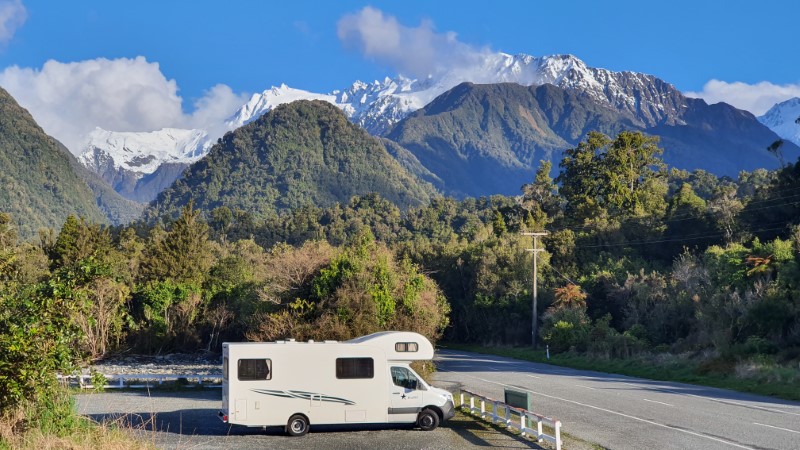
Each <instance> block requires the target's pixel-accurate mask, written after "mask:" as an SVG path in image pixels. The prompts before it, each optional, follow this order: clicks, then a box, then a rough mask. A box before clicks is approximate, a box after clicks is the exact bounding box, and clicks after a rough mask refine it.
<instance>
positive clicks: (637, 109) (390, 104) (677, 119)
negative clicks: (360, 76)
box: [79, 53, 686, 201]
mask: <svg viewBox="0 0 800 450" xmlns="http://www.w3.org/2000/svg"><path fill="white" fill-rule="evenodd" d="M465 81H469V82H473V83H478V84H482V83H501V82H513V83H518V84H522V85H532V84H537V85H540V84H545V83H550V84H554V85H556V86H558V87H561V88H563V89H566V90H569V91H572V92H575V93H578V94H579V95H585V96H588V97H590V98H591V99H592V100H595V101H599V102H601V103H603V104H606V105H608V106H610V107H612V108H614V109H616V110H618V111H620V112H622V113H623V114H625V115H626V116H627V117H629V118H630V119H631V120H632V121H633V122H634V123H637V124H640V125H642V126H654V125H657V124H662V125H664V124H666V125H674V124H682V119H681V112H682V111H684V110H685V108H686V104H685V103H686V102H685V100H686V99H685V97H684V96H683V95H682V94H681V93H680V92H679V91H678V90H677V89H675V88H674V87H673V86H672V85H670V84H669V83H666V82H664V81H662V80H660V79H658V78H656V77H654V76H652V75H645V74H641V73H636V72H612V71H609V70H606V69H596V68H592V67H588V66H587V65H586V64H585V63H584V62H583V61H581V60H580V59H578V58H576V57H575V56H572V55H554V56H543V57H534V56H530V55H524V54H520V55H509V54H506V53H487V55H486V56H485V57H484V58H483V59H482V60H480V61H477V62H476V63H475V64H474V65H473V66H471V67H468V68H454V69H452V70H450V71H448V72H444V73H439V74H436V75H432V76H429V77H427V78H425V79H410V78H406V77H403V76H397V77H395V78H385V79H384V80H383V81H374V82H372V83H364V82H361V81H356V82H355V83H353V84H352V85H351V86H350V87H348V88H347V89H344V90H336V91H333V92H330V93H328V94H320V93H314V92H309V91H304V90H300V89H294V88H291V87H288V86H286V85H285V84H284V85H281V86H279V87H273V88H270V89H267V90H265V91H264V92H261V93H260V94H254V95H253V96H252V97H251V98H250V100H249V101H248V102H247V103H246V104H244V105H243V106H242V107H241V108H239V110H237V111H236V112H235V113H234V114H233V115H232V116H231V117H230V118H229V119H228V120H226V121H225V123H224V124H222V126H221V127H216V129H224V130H227V131H230V130H233V129H236V128H238V127H240V126H242V125H245V124H247V123H250V122H252V121H254V120H256V119H257V118H258V117H260V116H261V115H263V114H264V113H266V112H268V111H270V110H271V109H272V108H274V107H276V106H278V105H280V104H284V103H289V102H292V101H295V100H300V99H306V100H314V99H317V100H324V101H327V102H330V103H332V104H334V105H336V106H337V107H339V108H341V109H342V110H343V111H344V113H345V114H346V115H347V117H348V118H349V119H350V120H352V121H353V122H354V123H356V124H358V125H360V126H362V127H364V128H365V129H366V130H367V131H369V132H370V133H372V134H374V135H384V134H386V133H387V132H388V131H389V130H390V129H391V128H392V126H394V125H395V124H396V123H397V122H399V121H400V120H402V119H403V118H405V117H406V116H408V115H409V114H410V113H412V112H414V111H417V110H419V109H421V108H422V107H424V106H425V105H427V104H428V103H430V102H431V101H432V100H433V99H435V98H436V97H437V96H439V95H441V94H442V93H444V92H446V91H448V90H449V89H451V88H453V87H455V86H456V85H458V84H460V83H462V82H465ZM219 137H220V136H216V135H214V136H212V135H209V133H208V131H206V130H179V129H174V128H168V129H162V130H158V131H151V132H144V133H133V132H124V133H123V132H114V131H105V130H100V129H97V130H95V131H94V132H93V133H92V134H91V135H90V136H89V139H87V143H86V145H85V146H84V147H83V148H82V149H81V151H80V158H79V159H80V160H81V161H82V162H83V163H84V164H85V165H86V166H88V167H89V168H91V169H93V170H94V171H95V172H97V173H99V174H100V175H102V176H103V178H105V179H106V181H109V182H110V183H111V184H112V185H113V186H115V188H117V191H118V192H120V193H122V194H123V195H126V196H127V197H128V198H132V199H136V200H140V201H142V200H145V201H146V200H147V199H149V198H151V195H153V196H154V194H152V192H150V193H148V194H147V195H138V194H135V191H136V190H137V189H140V187H139V185H141V180H143V179H145V178H146V177H148V176H150V177H151V178H153V177H155V178H157V179H158V180H159V182H158V186H161V185H162V184H166V185H168V184H169V183H170V182H171V181H170V180H169V179H168V178H169V177H170V176H175V177H178V176H180V173H181V170H182V169H180V170H178V167H185V166H186V165H188V164H191V163H192V162H194V161H196V160H198V159H200V158H201V157H202V156H204V155H205V154H206V153H207V152H208V150H209V149H210V147H211V145H212V144H213V143H214V142H216V139H217V138H219ZM164 164H167V165H168V166H169V167H170V168H171V169H170V171H168V172H169V176H167V175H165V174H157V175H158V176H156V171H157V170H158V168H159V167H162V165H164ZM122 179H124V183H123V182H121V181H120V180H122ZM172 181H174V180H172ZM131 183H133V184H131ZM121 186H126V187H124V188H123V187H121ZM149 189H150V190H153V188H152V187H150V188H149ZM126 192H128V194H126ZM156 193H157V192H156Z"/></svg>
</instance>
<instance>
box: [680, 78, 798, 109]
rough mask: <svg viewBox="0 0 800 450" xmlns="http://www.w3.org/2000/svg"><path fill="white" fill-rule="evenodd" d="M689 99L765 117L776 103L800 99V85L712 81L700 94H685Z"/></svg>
mask: <svg viewBox="0 0 800 450" xmlns="http://www.w3.org/2000/svg"><path fill="white" fill-rule="evenodd" d="M684 94H685V95H686V96H688V97H699V98H702V99H703V100H705V101H706V102H707V103H709V104H713V103H719V102H725V103H728V104H731V105H733V106H735V107H737V108H739V109H744V110H746V111H750V112H751V113H753V114H755V115H756V116H760V115H763V114H764V113H765V112H767V110H768V109H770V108H771V107H772V106H773V105H774V104H775V103H779V102H782V101H784V100H788V99H790V98H792V97H800V83H798V84H783V85H780V84H773V83H770V82H769V81H762V82H760V83H756V84H747V83H742V82H741V81H735V82H733V83H728V82H727V81H720V80H711V81H709V82H708V83H706V84H705V86H703V90H702V91H700V92H684Z"/></svg>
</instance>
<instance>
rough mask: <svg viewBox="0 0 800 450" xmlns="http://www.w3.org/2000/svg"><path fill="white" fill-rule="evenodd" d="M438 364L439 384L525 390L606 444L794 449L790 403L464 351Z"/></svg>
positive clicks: (795, 417) (549, 411)
mask: <svg viewBox="0 0 800 450" xmlns="http://www.w3.org/2000/svg"><path fill="white" fill-rule="evenodd" d="M437 366H438V372H437V374H436V375H435V380H436V385H437V386H439V387H443V388H446V389H450V390H453V391H455V390H457V388H459V387H463V388H465V389H468V390H471V391H473V392H476V393H478V394H482V395H485V396H488V397H490V398H495V399H502V398H503V388H504V387H510V388H514V389H517V390H519V389H522V390H526V391H528V392H530V393H532V394H533V401H534V408H533V409H534V412H537V413H539V414H543V415H545V416H549V417H554V418H557V419H559V420H561V421H562V427H563V428H562V430H564V431H565V432H567V433H569V434H571V435H573V436H575V437H577V438H580V439H583V440H586V441H589V442H594V443H596V444H599V445H601V446H603V447H606V448H609V449H614V450H617V449H619V450H625V449H637V450H639V449H680V450H684V449H728V450H729V449H737V448H741V449H787V450H789V449H792V450H798V449H800V403H796V402H789V401H783V400H777V399H772V398H769V397H762V396H756V395H749V394H742V393H738V392H733V391H727V390H723V389H715V388H708V387H701V386H694V385H688V384H681V383H670V382H662V381H652V380H643V379H638V378H632V377H625V376H621V375H612V374H605V373H599V372H591V371H583V370H573V369H568V368H563V367H558V366H551V365H547V364H537V363H530V362H524V361H519V360H514V359H510V358H503V357H499V356H488V355H482V354H476V353H468V352H463V351H448V350H439V351H437Z"/></svg>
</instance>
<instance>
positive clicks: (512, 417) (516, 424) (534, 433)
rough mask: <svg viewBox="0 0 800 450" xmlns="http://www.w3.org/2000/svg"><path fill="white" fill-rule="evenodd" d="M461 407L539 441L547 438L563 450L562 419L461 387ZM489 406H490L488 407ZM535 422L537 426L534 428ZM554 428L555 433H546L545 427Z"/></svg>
mask: <svg viewBox="0 0 800 450" xmlns="http://www.w3.org/2000/svg"><path fill="white" fill-rule="evenodd" d="M465 394H466V395H469V404H467V403H465ZM459 399H460V402H461V403H460V404H459V406H460V407H461V408H468V409H469V411H470V412H471V413H472V414H475V415H477V416H480V417H481V418H482V419H484V420H490V421H491V422H494V423H500V424H504V425H505V426H507V427H508V428H511V429H514V430H516V431H519V432H520V433H521V434H522V435H523V436H531V437H535V438H536V441H537V442H541V441H542V440H545V441H547V442H550V443H551V444H553V445H555V446H556V450H561V421H560V420H556V419H551V418H549V417H545V416H542V415H539V414H536V413H534V412H531V411H528V410H526V409H521V408H515V407H513V406H510V405H508V404H506V403H503V402H501V401H499V400H494V399H491V398H489V397H485V396H483V395H480V394H476V393H474V392H471V391H468V390H466V389H461V394H460V395H459ZM487 406H488V407H489V408H488V409H487ZM534 422H535V423H536V428H533V424H534ZM545 426H547V427H549V428H550V429H552V430H553V434H552V435H549V434H545V433H544V427H545Z"/></svg>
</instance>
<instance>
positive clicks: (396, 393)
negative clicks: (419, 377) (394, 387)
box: [392, 392, 400, 395]
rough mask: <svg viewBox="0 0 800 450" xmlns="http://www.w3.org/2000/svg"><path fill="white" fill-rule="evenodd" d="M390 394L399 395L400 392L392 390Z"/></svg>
mask: <svg viewBox="0 0 800 450" xmlns="http://www.w3.org/2000/svg"><path fill="white" fill-rule="evenodd" d="M392 394H394V395H400V393H399V392H392Z"/></svg>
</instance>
